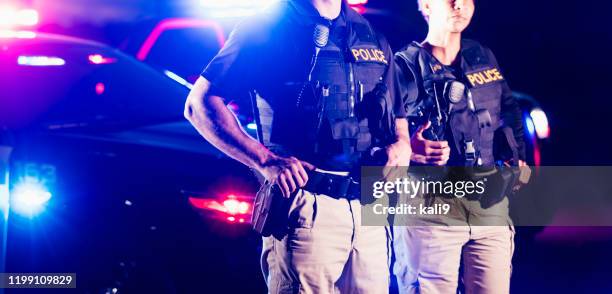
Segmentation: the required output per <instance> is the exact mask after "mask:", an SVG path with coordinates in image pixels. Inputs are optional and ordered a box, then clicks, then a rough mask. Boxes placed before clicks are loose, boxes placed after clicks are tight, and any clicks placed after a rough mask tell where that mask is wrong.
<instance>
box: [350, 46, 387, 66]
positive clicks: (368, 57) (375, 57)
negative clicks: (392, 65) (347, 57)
mask: <svg viewBox="0 0 612 294" xmlns="http://www.w3.org/2000/svg"><path fill="white" fill-rule="evenodd" d="M351 53H352V54H353V60H354V61H355V62H375V63H382V64H389V62H388V61H387V58H386V57H385V52H384V51H382V50H380V49H378V48H352V49H351Z"/></svg>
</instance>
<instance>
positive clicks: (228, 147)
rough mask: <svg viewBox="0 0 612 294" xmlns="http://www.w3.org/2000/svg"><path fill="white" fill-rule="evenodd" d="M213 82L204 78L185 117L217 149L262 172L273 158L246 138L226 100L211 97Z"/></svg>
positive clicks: (189, 103)
mask: <svg viewBox="0 0 612 294" xmlns="http://www.w3.org/2000/svg"><path fill="white" fill-rule="evenodd" d="M208 89H209V82H208V81H206V80H205V79H203V78H200V79H199V80H198V81H197V82H196V84H195V85H194V88H193V90H192V91H191V93H190V94H189V97H188V98H187V103H186V105H185V117H186V118H187V120H189V122H191V124H192V125H193V126H194V127H195V128H196V129H197V130H198V132H199V133H200V134H201V135H202V136H203V137H204V138H205V139H206V140H207V141H208V142H210V143H211V144H212V145H213V146H215V147H216V148H218V149H219V150H221V151H222V152H223V153H225V154H227V155H228V156H230V157H231V158H234V159H236V160H238V161H240V162H242V163H243V164H245V165H247V166H249V167H252V168H255V169H259V168H261V167H262V166H264V164H265V163H266V162H267V161H268V160H269V159H270V157H271V156H272V155H273V154H272V153H271V152H270V151H269V150H268V149H267V148H265V147H264V146H263V145H262V144H261V143H259V142H258V141H257V140H255V139H253V138H252V137H251V136H249V135H248V134H246V133H245V132H244V130H243V128H242V127H241V126H240V124H239V123H238V121H237V119H236V117H235V115H234V114H233V113H232V112H231V111H230V110H229V109H228V108H227V106H226V105H225V103H224V101H223V99H222V98H221V97H217V96H209V97H207V96H206V95H207V92H208Z"/></svg>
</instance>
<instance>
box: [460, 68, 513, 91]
mask: <svg viewBox="0 0 612 294" xmlns="http://www.w3.org/2000/svg"><path fill="white" fill-rule="evenodd" d="M466 76H467V78H468V81H469V82H470V84H471V85H472V87H480V86H484V85H488V84H491V83H495V82H500V81H503V80H504V77H503V76H502V74H501V73H500V72H499V69H497V68H492V69H485V70H481V71H477V72H473V73H469V74H466Z"/></svg>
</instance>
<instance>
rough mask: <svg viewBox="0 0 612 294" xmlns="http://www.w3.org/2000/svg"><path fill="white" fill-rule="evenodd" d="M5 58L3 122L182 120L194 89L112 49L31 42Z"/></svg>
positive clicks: (0, 98) (55, 125) (59, 125)
mask: <svg viewBox="0 0 612 294" xmlns="http://www.w3.org/2000/svg"><path fill="white" fill-rule="evenodd" d="M7 53H8V54H3V56H2V57H1V60H0V65H1V66H0V76H1V77H2V78H1V83H2V86H1V87H0V88H2V89H5V90H4V92H3V93H0V103H1V104H2V106H3V107H1V108H0V124H2V125H8V126H9V127H16V128H17V127H26V126H32V125H34V126H43V127H45V128H51V129H63V128H72V127H83V126H109V125H113V126H119V125H125V124H128V123H129V124H147V123H154V122H165V121H171V120H180V119H182V111H183V105H184V100H185V97H186V95H187V93H188V89H187V88H186V87H185V86H184V85H181V84H180V83H177V82H176V81H175V80H173V79H171V78H170V77H169V76H167V75H164V74H163V73H160V72H158V71H156V70H153V69H152V68H150V67H149V66H147V65H145V64H142V63H140V62H138V61H136V60H134V59H132V58H130V57H128V56H126V55H124V54H121V53H120V52H118V51H115V50H112V49H109V48H107V47H102V46H100V47H98V46H93V45H88V44H71V43H69V42H46V43H45V42H42V41H41V42H37V41H36V40H31V41H29V42H23V43H20V44H15V43H13V44H11V46H10V47H9V49H8V50H7Z"/></svg>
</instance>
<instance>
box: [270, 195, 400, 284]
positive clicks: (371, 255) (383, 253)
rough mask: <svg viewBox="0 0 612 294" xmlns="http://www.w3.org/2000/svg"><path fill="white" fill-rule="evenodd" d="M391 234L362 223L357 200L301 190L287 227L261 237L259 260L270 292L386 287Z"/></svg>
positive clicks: (359, 205)
mask: <svg viewBox="0 0 612 294" xmlns="http://www.w3.org/2000/svg"><path fill="white" fill-rule="evenodd" d="M389 260H390V234H389V230H388V229H387V228H385V227H365V226H361V204H360V202H359V201H358V200H353V201H350V202H349V201H348V200H346V199H334V198H331V197H328V196H325V195H316V196H315V195H314V194H312V193H310V192H307V191H304V190H300V191H299V192H298V193H297V195H296V196H295V199H294V200H293V203H292V205H291V208H290V212H289V233H288V234H287V235H286V236H284V237H283V238H282V239H280V240H279V239H277V238H275V237H264V238H263V250H262V258H261V265H262V270H263V274H264V277H265V279H266V283H267V285H268V290H269V292H270V293H388V291H389V290H388V288H389Z"/></svg>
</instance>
